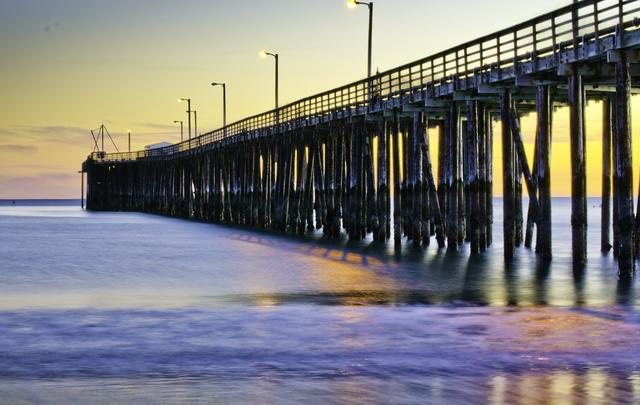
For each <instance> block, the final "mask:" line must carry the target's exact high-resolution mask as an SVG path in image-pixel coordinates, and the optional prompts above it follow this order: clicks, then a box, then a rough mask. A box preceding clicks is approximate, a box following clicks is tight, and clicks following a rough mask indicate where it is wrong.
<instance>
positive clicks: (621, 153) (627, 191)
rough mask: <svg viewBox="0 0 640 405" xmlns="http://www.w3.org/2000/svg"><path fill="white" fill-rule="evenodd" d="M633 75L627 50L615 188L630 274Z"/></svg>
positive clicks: (622, 62) (623, 264) (620, 79)
mask: <svg viewBox="0 0 640 405" xmlns="http://www.w3.org/2000/svg"><path fill="white" fill-rule="evenodd" d="M630 101H631V76H630V74H629V64H628V63H627V60H626V55H625V54H624V52H620V54H619V59H618V61H617V62H616V97H615V109H616V114H615V116H616V130H615V132H614V134H613V153H614V164H615V166H614V168H613V184H614V185H613V192H614V198H615V200H616V205H617V209H616V213H615V214H616V217H617V220H616V222H617V226H618V232H617V233H618V237H617V240H616V243H617V244H618V246H617V248H618V249H617V252H618V269H619V274H620V277H621V278H630V277H631V276H632V275H633V272H634V270H635V265H634V264H635V263H634V235H633V230H634V229H633V226H634V215H633V170H632V169H633V161H632V156H631V105H630Z"/></svg>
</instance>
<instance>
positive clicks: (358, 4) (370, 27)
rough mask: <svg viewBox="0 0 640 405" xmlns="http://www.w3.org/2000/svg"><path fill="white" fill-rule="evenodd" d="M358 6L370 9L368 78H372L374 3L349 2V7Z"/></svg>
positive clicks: (353, 0)
mask: <svg viewBox="0 0 640 405" xmlns="http://www.w3.org/2000/svg"><path fill="white" fill-rule="evenodd" d="M357 6H367V7H369V55H368V62H367V77H371V42H372V37H373V2H369V3H367V2H366V1H357V0H348V1H347V7H349V8H356V7H357Z"/></svg>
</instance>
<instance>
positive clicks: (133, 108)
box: [0, 0, 640, 199]
mask: <svg viewBox="0 0 640 405" xmlns="http://www.w3.org/2000/svg"><path fill="white" fill-rule="evenodd" d="M569 3H570V1H566V0H565V1H560V0H538V1H536V2H527V3H526V7H523V4H524V2H521V1H513V0H483V1H472V0H446V1H445V0H428V1H425V0H376V1H375V15H374V36H373V43H374V46H373V66H374V69H375V68H376V67H377V68H379V69H380V70H381V71H383V70H386V69H390V68H393V67H395V66H398V65H401V64H404V63H407V62H411V61H413V60H416V59H420V58H423V57H426V56H428V55H430V54H433V53H436V52H438V51H441V50H444V49H447V48H449V47H452V46H455V45H457V44H460V43H462V42H466V41H468V40H471V39H474V38H476V37H478V36H481V35H484V34H489V33H491V32H494V31H496V30H499V29H502V28H506V27H508V26H511V25H514V24H516V23H519V22H522V21H524V20H527V19H529V18H532V17H535V16H537V15H539V14H542V13H544V12H547V11H551V10H553V9H555V8H558V7H561V6H563V5H566V4H569ZM491 10H499V12H491ZM452 11H453V13H452ZM451 16H455V19H453V17H451ZM366 45H367V11H366V8H365V7H359V8H356V9H354V10H351V9H348V8H347V7H346V5H345V2H344V1H343V0H268V1H266V0H244V1H221V0H202V1H201V0H182V1H175V0H153V1H152V0H109V1H104V0H100V1H98V0H0V53H1V55H2V62H0V88H2V97H0V198H9V199H11V198H78V197H79V196H80V175H79V174H78V170H79V169H80V165H81V163H82V161H83V160H84V159H85V158H86V156H87V155H88V154H89V153H90V152H91V149H92V146H93V141H92V139H91V135H90V132H89V130H91V129H95V128H98V127H99V126H100V125H101V123H104V124H105V125H106V127H107V128H108V130H109V131H110V132H111V134H112V135H114V137H115V141H116V144H117V145H118V147H119V148H120V150H126V148H127V138H126V133H127V130H131V132H132V150H137V149H142V148H143V147H144V145H147V144H150V143H155V142H160V141H169V142H176V141H179V139H180V128H179V124H174V123H173V121H174V120H184V121H185V131H186V113H185V105H184V104H179V103H177V100H176V99H177V98H178V97H190V98H191V99H192V108H193V109H194V110H196V111H198V131H199V132H201V133H202V132H206V131H208V130H211V129H214V128H218V127H220V126H221V125H222V105H221V104H222V98H221V97H222V95H221V89H220V88H212V87H211V85H210V83H211V82H212V81H220V82H226V83H227V100H228V121H229V122H234V121H237V120H240V119H242V118H244V117H248V116H251V115H254V114H257V113H260V112H263V111H266V110H269V109H271V108H272V107H273V62H272V60H270V59H267V60H262V59H260V58H259V57H258V52H259V51H260V50H262V49H268V50H270V51H272V52H277V53H279V55H280V103H281V104H286V103H288V102H291V101H295V100H296V99H299V98H302V97H306V96H309V95H312V94H315V93H319V92H322V91H325V90H328V89H331V88H334V87H338V86H341V85H343V84H346V83H350V82H353V81H355V80H358V79H361V78H363V77H364V76H365V74H366V56H367V55H366ZM636 107H637V108H636ZM633 111H634V112H635V111H638V114H640V105H638V100H636V99H634V102H633ZM567 114H568V113H567V111H566V109H560V110H559V111H558V112H557V114H556V117H554V118H555V126H554V144H553V152H552V153H553V155H552V179H553V186H552V188H553V194H554V195H556V196H566V195H569V194H570V188H569V184H570V181H569V179H570V169H569V161H568V156H569V152H568V151H569V144H568V125H567V120H566V117H567ZM638 114H635V113H634V121H636V120H637V115H638ZM587 119H588V130H587V137H588V140H589V142H588V150H587V171H588V176H589V178H588V192H589V194H590V195H593V196H595V195H599V190H600V175H601V166H599V164H600V155H601V144H600V141H599V139H600V132H599V131H600V126H601V124H600V121H599V120H600V106H599V104H597V103H591V105H590V106H589V107H588V109H587ZM635 127H637V126H635ZM534 130H535V116H529V117H527V118H525V119H524V120H523V131H524V133H525V141H526V142H527V150H528V152H529V153H531V142H532V140H533V134H534ZM634 138H637V137H636V136H635V134H634ZM634 141H636V142H634V150H635V151H636V153H635V155H636V156H640V155H638V152H639V150H638V147H640V141H638V140H636V139H634ZM107 150H108V151H113V147H112V148H111V149H107ZM499 155H500V151H499V142H496V160H497V161H496V163H497V164H496V170H498V169H499ZM498 173H499V172H498ZM637 178H638V173H637V169H636V175H635V179H637ZM498 179H499V178H498ZM498 179H496V180H498ZM499 183H500V182H499V181H496V194H498V195H499V194H500V193H501V185H500V184H499Z"/></svg>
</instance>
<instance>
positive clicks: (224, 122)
mask: <svg viewBox="0 0 640 405" xmlns="http://www.w3.org/2000/svg"><path fill="white" fill-rule="evenodd" d="M211 85H212V86H213V87H216V86H222V126H223V128H224V135H225V136H226V135H227V84H226V83H215V82H214V83H211Z"/></svg>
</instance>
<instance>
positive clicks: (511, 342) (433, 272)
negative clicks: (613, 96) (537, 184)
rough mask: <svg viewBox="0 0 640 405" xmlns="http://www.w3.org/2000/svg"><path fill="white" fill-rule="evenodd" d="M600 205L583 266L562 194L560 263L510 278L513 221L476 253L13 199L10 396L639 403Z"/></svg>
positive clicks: (638, 335)
mask: <svg viewBox="0 0 640 405" xmlns="http://www.w3.org/2000/svg"><path fill="white" fill-rule="evenodd" d="M595 204H597V201H596V200H593V201H591V204H590V206H591V205H595ZM495 211H496V213H497V214H499V213H500V212H501V207H500V206H499V204H498V205H497V206H496V210H495ZM597 211H598V210H594V209H592V210H591V211H590V215H591V216H590V228H589V263H588V266H587V268H586V269H585V271H584V272H576V273H574V271H573V270H572V261H571V257H570V229H569V227H568V220H567V218H569V204H568V201H566V200H555V201H554V229H553V232H554V234H553V236H554V260H553V262H551V263H544V262H541V261H539V260H538V259H537V258H536V256H535V254H533V253H532V252H531V251H528V250H525V249H521V250H519V251H518V254H517V257H516V260H514V262H513V263H511V264H510V265H509V266H505V264H504V261H503V259H502V246H501V234H500V231H501V223H500V218H497V221H496V224H495V226H494V241H495V244H494V246H493V247H492V248H491V250H490V251H489V252H487V253H486V254H483V255H480V256H477V257H472V258H470V257H469V254H468V251H462V252H458V253H449V252H446V251H445V250H438V249H437V247H436V246H435V243H434V244H432V246H431V247H429V248H428V249H425V250H421V249H415V248H414V247H412V246H402V247H400V248H399V250H396V248H395V247H394V246H393V244H392V243H390V244H387V245H375V244H372V243H371V241H363V242H349V241H346V240H344V241H339V242H335V241H326V240H324V239H323V238H322V235H321V234H316V235H309V236H306V237H305V238H302V239H299V238H293V237H288V236H283V235H274V234H270V233H265V232H256V231H249V230H243V229H240V228H230V227H221V226H213V225H210V224H203V223H196V222H189V221H181V220H176V219H168V218H162V217H155V216H149V215H141V214H131V213H88V212H82V211H80V210H79V209H78V208H76V207H73V206H64V205H58V206H55V207H50V206H43V205H42V204H41V205H37V204H31V206H28V207H24V206H17V207H10V206H2V204H0V265H1V269H0V270H1V271H0V403H42V402H45V403H74V402H77V403H88V402H89V403H117V402H141V403H157V402H163V403H185V402H189V403H190V402H205V403H216V402H219V403H256V402H257V403H269V404H270V403H300V402H303V401H304V402H312V403H367V404H368V403H495V404H499V403H500V404H501V403H522V404H529V403H548V402H553V403H575V404H590V403H593V404H598V403H615V402H634V401H636V402H637V401H639V400H640V374H639V373H640V351H639V350H638V349H637V346H638V345H637V342H638V340H639V339H640V317H639V316H638V314H637V313H636V305H637V304H636V294H635V291H636V288H637V287H636V286H635V284H633V283H631V284H627V285H623V284H620V283H619V282H618V280H617V277H616V273H617V270H616V266H615V262H614V261H613V260H612V258H611V257H610V256H601V255H600V253H599V234H598V230H599V225H598V218H597V215H598V212H597Z"/></svg>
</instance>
